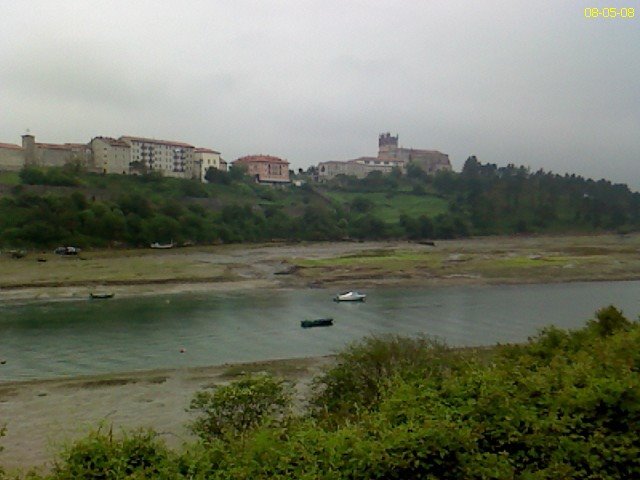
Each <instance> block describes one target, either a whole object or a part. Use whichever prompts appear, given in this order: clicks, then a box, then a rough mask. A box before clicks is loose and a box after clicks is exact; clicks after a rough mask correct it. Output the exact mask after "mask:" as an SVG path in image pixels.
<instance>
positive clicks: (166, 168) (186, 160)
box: [119, 137, 196, 178]
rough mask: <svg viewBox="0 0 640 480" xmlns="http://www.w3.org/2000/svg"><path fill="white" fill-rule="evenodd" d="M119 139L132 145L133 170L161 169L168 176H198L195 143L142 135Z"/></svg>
mask: <svg viewBox="0 0 640 480" xmlns="http://www.w3.org/2000/svg"><path fill="white" fill-rule="evenodd" d="M119 140H121V141H123V142H125V143H126V144H128V145H129V146H130V147H131V150H130V152H131V164H130V165H131V169H132V171H135V170H140V171H160V172H162V173H163V174H164V175H166V176H167V177H177V178H193V177H194V176H196V175H195V174H196V172H195V168H194V163H193V154H194V150H195V147H194V146H193V145H189V144H188V143H182V142H173V141H167V140H156V139H152V138H142V137H120V138H119Z"/></svg>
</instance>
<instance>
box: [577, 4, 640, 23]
mask: <svg viewBox="0 0 640 480" xmlns="http://www.w3.org/2000/svg"><path fill="white" fill-rule="evenodd" d="M584 16H585V18H606V19H614V18H620V19H625V20H626V19H630V18H635V16H636V9H635V8H631V7H622V8H614V7H604V8H597V7H587V8H585V9H584Z"/></svg>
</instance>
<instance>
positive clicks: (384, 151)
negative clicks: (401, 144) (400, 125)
mask: <svg viewBox="0 0 640 480" xmlns="http://www.w3.org/2000/svg"><path fill="white" fill-rule="evenodd" d="M397 148H398V134H396V136H395V137H392V136H391V134H390V133H389V132H387V133H381V134H380V135H379V136H378V157H392V156H393V153H392V152H394V151H395V150H396V149H397Z"/></svg>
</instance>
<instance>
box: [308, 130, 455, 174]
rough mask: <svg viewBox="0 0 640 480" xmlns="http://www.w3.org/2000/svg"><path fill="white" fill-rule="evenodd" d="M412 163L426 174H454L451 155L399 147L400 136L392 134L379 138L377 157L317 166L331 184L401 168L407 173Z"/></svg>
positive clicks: (331, 162)
mask: <svg viewBox="0 0 640 480" xmlns="http://www.w3.org/2000/svg"><path fill="white" fill-rule="evenodd" d="M410 162H413V163H415V164H416V165H418V166H419V167H420V168H422V169H423V170H424V171H425V172H427V173H435V172H438V171H440V170H451V163H450V161H449V156H448V155H446V154H444V153H441V152H438V151H436V150H418V149H414V148H403V147H398V136H397V135H396V136H395V137H392V136H391V134H389V133H384V134H381V135H380V136H379V137H378V156H377V157H360V158H355V159H353V160H347V161H344V162H339V161H330V162H321V163H319V164H318V180H321V181H322V180H330V179H331V178H334V177H335V176H336V175H340V174H342V175H353V176H355V177H357V178H365V177H366V176H367V175H369V173H371V172H373V171H379V172H382V173H390V172H391V171H392V170H393V169H394V168H399V169H400V171H401V172H403V173H404V172H406V168H407V165H408V164H409V163H410Z"/></svg>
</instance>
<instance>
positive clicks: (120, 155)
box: [89, 137, 131, 175]
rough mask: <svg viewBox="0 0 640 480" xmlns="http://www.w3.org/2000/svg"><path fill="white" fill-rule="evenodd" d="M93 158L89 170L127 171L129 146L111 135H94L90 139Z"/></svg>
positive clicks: (129, 158) (123, 173)
mask: <svg viewBox="0 0 640 480" xmlns="http://www.w3.org/2000/svg"><path fill="white" fill-rule="evenodd" d="M90 145H91V151H92V152H93V158H92V159H91V165H90V166H89V170H90V171H93V172H99V173H119V174H122V175H126V174H128V173H129V163H131V146H130V145H129V144H128V143H126V142H123V141H122V140H116V139H115V138H111V137H95V138H93V139H92V140H91V143H90Z"/></svg>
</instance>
